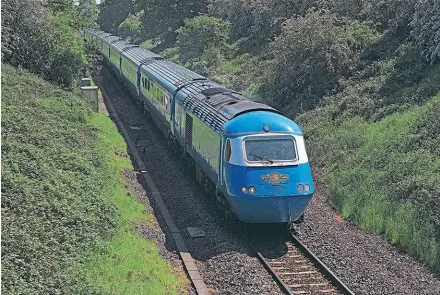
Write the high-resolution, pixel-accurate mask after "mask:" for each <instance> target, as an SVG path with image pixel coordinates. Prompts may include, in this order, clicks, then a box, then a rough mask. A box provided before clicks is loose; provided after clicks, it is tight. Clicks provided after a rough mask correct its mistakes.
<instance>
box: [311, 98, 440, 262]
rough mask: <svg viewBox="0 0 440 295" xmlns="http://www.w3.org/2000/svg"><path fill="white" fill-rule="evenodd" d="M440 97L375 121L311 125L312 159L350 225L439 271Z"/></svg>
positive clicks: (331, 199)
mask: <svg viewBox="0 0 440 295" xmlns="http://www.w3.org/2000/svg"><path fill="white" fill-rule="evenodd" d="M439 113H440V94H439V95H437V96H436V97H434V98H432V99H431V100H430V101H429V102H428V103H425V104H424V105H422V106H413V107H408V108H407V109H406V110H405V111H401V112H396V113H394V114H392V115H389V116H386V117H384V118H383V119H381V120H379V121H376V122H371V121H367V120H366V119H363V118H360V117H353V118H351V119H348V120H345V121H342V122H341V123H340V124H339V125H338V124H336V123H335V122H334V121H326V120H322V117H321V118H320V119H321V120H316V118H313V119H311V118H309V119H310V120H309V121H307V123H306V124H305V129H306V130H305V133H306V134H308V135H309V136H310V138H309V140H308V145H309V148H310V152H311V158H312V159H315V160H318V161H317V163H315V164H317V165H322V166H323V167H325V168H324V171H325V173H324V174H325V179H324V180H325V183H326V186H327V188H328V192H329V196H330V202H331V203H332V204H333V205H334V206H335V207H336V208H338V209H339V210H340V211H341V213H342V216H343V217H344V218H348V219H353V220H356V221H357V222H358V223H359V224H360V226H361V227H362V228H364V229H367V230H370V231H373V232H376V233H383V234H385V235H386V237H387V238H388V239H389V240H390V241H391V242H392V243H394V244H398V245H400V246H402V247H403V248H405V249H407V250H408V251H409V252H410V253H412V254H413V255H415V256H417V257H419V258H420V259H421V260H422V261H424V262H425V263H426V264H428V265H430V266H432V267H433V268H435V269H440V251H439V250H440V238H439V237H440V207H439V206H438V204H439V203H440V173H439V172H440V133H439V130H440V122H439V120H438V114H439Z"/></svg>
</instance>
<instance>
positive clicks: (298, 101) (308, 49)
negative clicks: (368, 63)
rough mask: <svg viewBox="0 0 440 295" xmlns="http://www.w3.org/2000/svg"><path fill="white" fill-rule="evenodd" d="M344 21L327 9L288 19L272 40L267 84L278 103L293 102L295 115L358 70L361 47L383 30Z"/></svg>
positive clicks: (271, 95)
mask: <svg viewBox="0 0 440 295" xmlns="http://www.w3.org/2000/svg"><path fill="white" fill-rule="evenodd" d="M339 23H340V20H339V19H338V18H337V16H336V15H335V14H332V13H329V12H326V11H323V12H313V13H311V14H307V15H306V16H305V17H301V16H300V17H297V18H294V19H290V20H288V21H287V22H286V24H285V25H284V27H283V29H282V32H281V34H280V36H278V37H277V38H276V39H275V41H274V42H273V43H272V44H271V50H270V57H271V60H270V62H269V63H268V69H267V71H266V73H265V79H264V84H263V85H262V86H263V91H264V92H265V93H266V97H268V98H270V101H271V103H272V104H273V105H275V106H277V107H279V108H285V107H286V106H289V108H290V109H291V110H292V111H291V112H292V113H293V114H295V113H298V112H300V111H302V110H308V109H311V108H312V107H314V106H315V105H316V104H317V102H318V101H319V100H320V98H321V97H322V96H323V95H324V94H326V92H327V91H330V90H332V89H334V88H335V87H337V86H338V85H339V83H340V81H341V80H342V79H345V78H347V77H349V76H350V75H352V74H353V72H354V70H355V69H356V67H357V66H358V60H359V55H360V52H361V50H362V49H363V48H364V47H365V46H366V45H367V44H370V43H371V42H373V41H374V40H375V39H376V38H377V36H378V34H377V33H376V31H375V30H374V29H372V28H371V27H370V25H369V24H368V23H365V22H359V21H351V22H347V23H345V24H343V25H340V24H339ZM292 81H294V83H292Z"/></svg>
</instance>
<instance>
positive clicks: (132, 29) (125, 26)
mask: <svg viewBox="0 0 440 295" xmlns="http://www.w3.org/2000/svg"><path fill="white" fill-rule="evenodd" d="M118 35H119V36H121V37H122V38H124V39H129V40H130V42H133V43H139V42H141V41H144V40H141V39H142V36H141V35H142V23H141V21H140V20H139V17H138V16H134V15H129V16H128V17H127V18H126V19H125V20H124V21H123V22H122V24H120V25H119V28H118Z"/></svg>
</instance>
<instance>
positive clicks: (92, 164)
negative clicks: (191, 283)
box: [1, 65, 188, 294]
mask: <svg viewBox="0 0 440 295" xmlns="http://www.w3.org/2000/svg"><path fill="white" fill-rule="evenodd" d="M2 66H3V68H2V71H3V72H2V86H3V88H2V90H3V93H2V94H3V101H2V102H3V107H2V128H3V130H2V142H1V144H2V182H1V190H2V196H1V197H2V202H1V203H2V207H1V210H2V254H1V255H2V291H3V292H5V293H8V294H115V292H117V293H118V294H122V293H124V294H140V293H142V292H148V293H149V294H176V293H178V292H180V291H181V288H185V287H186V286H187V283H188V282H187V281H186V280H185V279H184V278H179V277H177V275H176V274H175V273H174V272H173V270H172V269H171V267H170V266H169V265H168V264H167V263H166V262H165V261H164V260H163V259H162V258H161V257H160V255H159V253H158V250H157V247H156V246H155V244H154V242H153V241H146V240H144V239H143V238H142V237H140V236H139V235H137V234H136V233H135V232H134V225H135V224H136V225H140V224H142V226H149V223H150V221H151V220H152V218H153V217H152V216H151V215H148V214H146V213H145V212H144V211H145V209H144V206H143V205H142V204H140V203H139V202H137V201H136V200H135V198H134V197H133V196H132V194H131V193H130V192H129V191H127V190H126V189H125V188H126V187H128V184H127V183H125V181H124V180H123V179H122V178H121V173H122V171H123V170H124V169H132V167H131V163H130V161H129V158H128V157H127V156H126V149H127V148H126V145H125V142H124V141H123V139H122V137H121V135H120V134H119V133H118V132H117V130H116V128H115V126H114V125H113V123H112V122H111V120H110V119H109V118H107V117H106V116H104V115H100V114H92V112H91V111H90V106H89V105H88V103H87V102H86V101H85V100H83V99H80V98H79V97H76V96H75V95H73V94H72V93H70V92H65V91H62V90H60V89H59V88H56V87H54V86H53V85H51V84H49V83H47V82H45V81H43V80H41V79H40V78H37V77H36V76H35V75H31V74H29V73H27V72H25V71H24V70H17V69H14V68H12V67H10V66H8V65H2ZM152 273H154V276H152V275H151V274H152Z"/></svg>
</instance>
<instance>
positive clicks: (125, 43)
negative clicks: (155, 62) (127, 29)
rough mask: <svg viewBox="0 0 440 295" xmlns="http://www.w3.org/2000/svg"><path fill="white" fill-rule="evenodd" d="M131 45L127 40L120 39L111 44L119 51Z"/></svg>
mask: <svg viewBox="0 0 440 295" xmlns="http://www.w3.org/2000/svg"><path fill="white" fill-rule="evenodd" d="M129 45H131V44H130V43H129V42H128V41H126V40H119V41H116V42H114V43H111V44H110V46H111V47H113V48H116V49H117V50H118V51H119V52H121V51H122V50H123V49H124V48H125V47H127V46H129Z"/></svg>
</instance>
